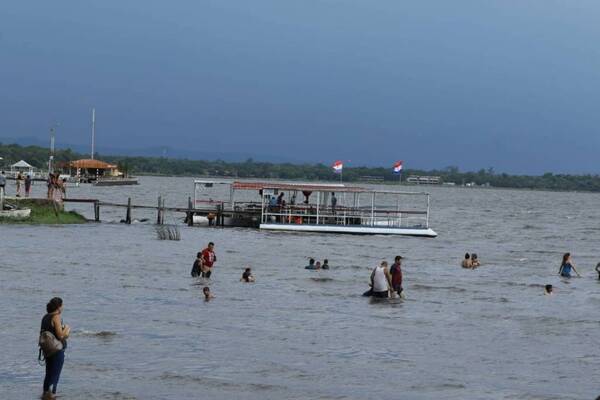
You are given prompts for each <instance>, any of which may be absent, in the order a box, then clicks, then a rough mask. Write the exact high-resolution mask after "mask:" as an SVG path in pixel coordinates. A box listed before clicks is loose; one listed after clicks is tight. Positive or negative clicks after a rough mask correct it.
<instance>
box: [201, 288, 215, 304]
mask: <svg viewBox="0 0 600 400" xmlns="http://www.w3.org/2000/svg"><path fill="white" fill-rule="evenodd" d="M202 293H204V300H205V301H210V299H214V298H215V296H213V295H212V293H211V292H210V288H209V287H208V286H204V289H202Z"/></svg>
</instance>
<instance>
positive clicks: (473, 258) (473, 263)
mask: <svg viewBox="0 0 600 400" xmlns="http://www.w3.org/2000/svg"><path fill="white" fill-rule="evenodd" d="M480 265H481V263H480V262H479V258H477V254H475V253H473V254H471V268H473V269H475V268H477V267H479V266H480Z"/></svg>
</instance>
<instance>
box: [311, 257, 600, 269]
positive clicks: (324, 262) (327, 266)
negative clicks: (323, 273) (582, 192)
mask: <svg viewBox="0 0 600 400" xmlns="http://www.w3.org/2000/svg"><path fill="white" fill-rule="evenodd" d="M598 265H600V264H598ZM321 269H329V260H328V259H324V260H323V265H322V266H321Z"/></svg>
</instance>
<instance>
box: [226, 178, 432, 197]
mask: <svg viewBox="0 0 600 400" xmlns="http://www.w3.org/2000/svg"><path fill="white" fill-rule="evenodd" d="M231 186H232V188H233V189H234V190H263V189H278V190H298V191H307V192H336V193H337V192H341V193H343V192H346V193H382V194H385V193H387V194H398V195H428V193H426V192H400V191H396V190H373V189H367V188H363V187H359V186H346V185H344V184H341V183H338V184H335V183H328V184H319V183H288V182H240V181H236V182H233V183H232V184H231Z"/></svg>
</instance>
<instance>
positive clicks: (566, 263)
mask: <svg viewBox="0 0 600 400" xmlns="http://www.w3.org/2000/svg"><path fill="white" fill-rule="evenodd" d="M571 270H573V271H574V272H575V273H576V274H577V276H581V275H579V272H577V270H576V269H575V265H573V260H571V253H565V254H564V255H563V259H562V263H561V264H560V268H559V269H558V274H559V275H560V276H562V277H563V278H570V277H571Z"/></svg>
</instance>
